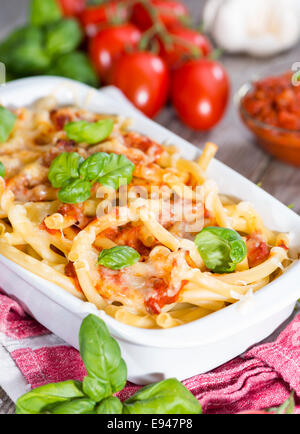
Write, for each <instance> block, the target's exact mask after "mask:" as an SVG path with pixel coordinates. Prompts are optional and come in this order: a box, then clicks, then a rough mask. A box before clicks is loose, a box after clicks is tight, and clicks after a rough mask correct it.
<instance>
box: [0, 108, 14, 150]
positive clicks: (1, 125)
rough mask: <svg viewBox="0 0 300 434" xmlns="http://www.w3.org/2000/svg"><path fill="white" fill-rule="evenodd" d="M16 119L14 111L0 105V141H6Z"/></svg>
mask: <svg viewBox="0 0 300 434" xmlns="http://www.w3.org/2000/svg"><path fill="white" fill-rule="evenodd" d="M16 120H17V116H16V115H15V114H14V113H12V112H11V111H10V110H7V109H6V108H4V107H2V106H0V143H4V142H6V141H7V139H8V138H9V136H10V133H11V132H12V130H13V128H14V126H15V123H16Z"/></svg>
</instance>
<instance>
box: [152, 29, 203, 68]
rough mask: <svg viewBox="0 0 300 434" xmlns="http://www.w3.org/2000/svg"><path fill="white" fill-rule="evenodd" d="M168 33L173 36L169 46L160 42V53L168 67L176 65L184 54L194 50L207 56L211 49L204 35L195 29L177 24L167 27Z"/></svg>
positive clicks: (191, 52)
mask: <svg viewBox="0 0 300 434" xmlns="http://www.w3.org/2000/svg"><path fill="white" fill-rule="evenodd" d="M169 34H170V36H171V37H173V42H172V43H171V44H170V46H168V45H166V44H165V43H163V41H161V43H160V45H161V49H160V55H161V56H162V57H163V58H164V60H165V61H166V63H167V65H168V66H169V68H173V67H174V66H176V65H178V64H179V63H180V61H181V60H183V59H184V57H185V56H187V55H188V54H193V53H194V52H195V51H196V52H197V51H198V52H199V54H202V55H203V56H207V55H208V54H209V53H211V51H212V46H211V43H210V42H209V40H208V39H207V38H206V36H204V35H202V34H201V33H199V32H197V31H196V30H193V29H189V28H186V27H183V26H180V25H177V26H175V27H173V28H170V29H169Z"/></svg>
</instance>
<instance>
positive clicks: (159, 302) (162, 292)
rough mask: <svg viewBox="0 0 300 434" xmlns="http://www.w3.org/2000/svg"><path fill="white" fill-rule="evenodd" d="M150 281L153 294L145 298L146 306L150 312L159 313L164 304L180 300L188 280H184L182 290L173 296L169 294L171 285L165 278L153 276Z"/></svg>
mask: <svg viewBox="0 0 300 434" xmlns="http://www.w3.org/2000/svg"><path fill="white" fill-rule="evenodd" d="M149 283H151V284H152V286H153V295H151V296H150V297H148V298H147V300H145V306H146V309H147V311H148V312H149V313H150V314H152V315H158V314H159V313H160V312H161V309H162V308H163V307H164V306H166V305H168V304H172V303H175V302H176V301H177V300H178V297H179V294H180V291H181V289H182V288H183V286H184V285H186V283H187V281H185V280H183V281H182V284H181V288H180V290H179V291H178V292H177V293H176V294H174V295H173V296H169V295H168V288H169V285H168V284H167V283H166V282H165V281H164V280H163V279H160V278H156V277H152V278H151V279H150V282H149Z"/></svg>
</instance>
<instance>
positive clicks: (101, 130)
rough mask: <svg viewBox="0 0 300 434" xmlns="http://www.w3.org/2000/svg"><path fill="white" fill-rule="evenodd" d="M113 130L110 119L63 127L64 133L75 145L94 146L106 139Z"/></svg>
mask: <svg viewBox="0 0 300 434" xmlns="http://www.w3.org/2000/svg"><path fill="white" fill-rule="evenodd" d="M113 128H114V121H113V120H112V119H102V120H100V121H97V122H86V121H77V122H69V123H68V124H66V125H65V131H66V133H67V136H68V138H69V139H71V140H74V141H75V142H77V143H87V144H89V145H95V144H96V143H99V142H102V141H103V140H105V139H107V137H109V136H110V135H111V133H112V130H113Z"/></svg>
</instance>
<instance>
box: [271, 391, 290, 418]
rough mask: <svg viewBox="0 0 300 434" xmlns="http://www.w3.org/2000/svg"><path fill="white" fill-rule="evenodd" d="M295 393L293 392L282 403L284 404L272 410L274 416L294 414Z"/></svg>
mask: <svg viewBox="0 0 300 434" xmlns="http://www.w3.org/2000/svg"><path fill="white" fill-rule="evenodd" d="M294 395H295V392H294V391H293V392H292V393H291V394H290V396H289V397H288V399H287V400H286V401H284V403H283V404H282V405H281V406H280V407H278V408H274V409H273V410H274V411H275V413H276V414H294V413H295V397H294Z"/></svg>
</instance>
